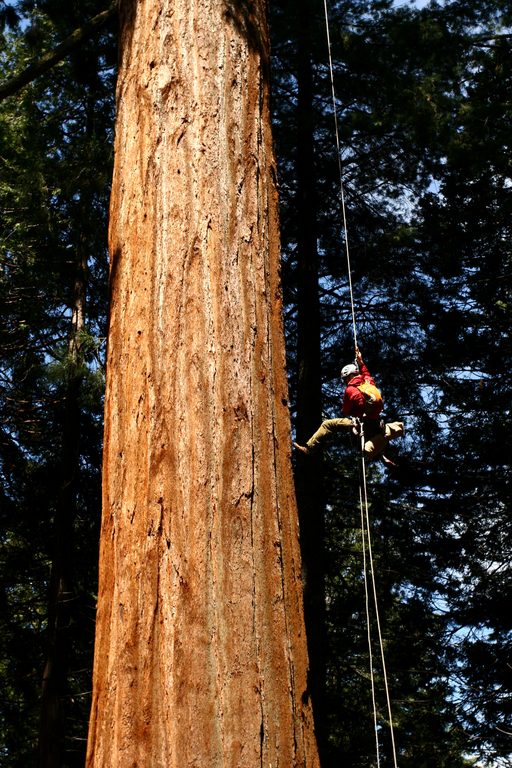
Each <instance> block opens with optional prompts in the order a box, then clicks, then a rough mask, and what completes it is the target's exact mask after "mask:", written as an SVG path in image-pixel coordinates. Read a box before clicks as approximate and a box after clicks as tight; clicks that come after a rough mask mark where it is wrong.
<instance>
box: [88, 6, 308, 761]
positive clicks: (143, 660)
mask: <svg viewBox="0 0 512 768" xmlns="http://www.w3.org/2000/svg"><path fill="white" fill-rule="evenodd" d="M121 12H122V24H121V26H122V29H121V64H120V73H119V81H118V110H119V111H118V120H117V135H116V162H115V170H114V180H113V193H112V203H111V225H110V248H111V259H112V267H111V270H112V271H111V281H112V303H111V319H110V333H109V353H108V377H107V394H106V413H105V419H106V422H105V456H104V506H103V523H102V535H101V552H100V586H99V598H98V616H97V635H96V649H95V666H94V683H93V703H92V712H91V722H90V731H89V743H88V758H87V765H88V766H89V768H91V767H92V766H97V768H105V766H109V768H115V767H116V766H117V767H119V768H124V766H141V767H142V768H149V766H151V768H184V766H198V768H206V767H208V768H215V766H223V767H224V766H241V767H242V766H243V767H244V768H252V766H254V768H256V767H258V768H261V766H262V765H265V766H270V765H272V766H283V768H284V767H286V768H293V766H301V767H303V766H318V765H319V763H318V757H317V752H316V744H315V738H314V733H313V723H312V713H311V705H310V700H309V692H308V690H307V651H306V638H305V632H304V623H303V608H302V594H301V592H302V590H301V573H300V569H301V562H300V552H299V545H298V530H297V512H296V506H295V497H294V488H293V479H292V475H291V464H290V425H289V415H288V406H287V384H286V377H285V370H284V341H283V332H282V325H281V291H280V285H279V280H278V264H279V237H278V217H277V191H276V185H275V165H274V158H273V154H272V145H271V135H270V120H269V110H268V39H267V28H266V13H265V12H266V4H265V3H264V2H255V3H252V4H247V3H245V2H244V3H242V2H240V3H238V2H228V1H227V0H226V1H225V2H224V1H223V0H205V1H204V2H201V3H197V4H190V3H189V2H188V1H187V0H182V1H181V2H177V1H176V0H174V2H164V1H163V2H159V3H155V2H152V3H150V2H144V1H143V2H126V1H125V2H123V3H122V4H121Z"/></svg>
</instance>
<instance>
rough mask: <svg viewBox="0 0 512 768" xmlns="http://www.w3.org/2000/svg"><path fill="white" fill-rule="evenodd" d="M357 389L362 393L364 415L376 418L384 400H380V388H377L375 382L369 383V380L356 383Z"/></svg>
mask: <svg viewBox="0 0 512 768" xmlns="http://www.w3.org/2000/svg"><path fill="white" fill-rule="evenodd" d="M357 389H358V390H359V391H360V392H362V394H363V395H364V399H365V401H366V409H365V413H366V415H367V416H371V417H374V418H376V417H377V416H378V415H379V413H380V412H381V411H382V409H383V408H384V401H383V400H382V395H381V393H380V390H378V389H377V387H376V386H375V384H370V382H369V381H362V382H361V384H358V385H357Z"/></svg>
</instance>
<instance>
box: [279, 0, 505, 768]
mask: <svg viewBox="0 0 512 768" xmlns="http://www.w3.org/2000/svg"><path fill="white" fill-rule="evenodd" d="M363 5H364V7H363ZM329 6H330V9H331V24H330V26H331V39H332V50H331V53H332V55H333V63H334V77H335V89H336V94H337V97H338V119H339V125H340V134H341V143H342V154H343V157H342V167H343V182H344V190H345V198H346V203H347V216H348V230H349V231H348V236H349V245H350V253H351V265H352V280H353V288H354V299H355V310H356V317H357V323H358V341H359V344H360V345H361V346H362V349H363V352H364V357H365V359H366V360H367V362H368V364H369V366H370V369H371V371H372V372H373V373H374V374H375V375H376V376H377V378H378V381H379V384H380V386H381V389H382V391H383V393H384V397H385V401H386V415H387V417H388V418H396V417H398V416H400V417H402V418H404V419H405V421H406V427H407V434H406V438H405V440H404V441H403V444H402V446H401V454H402V462H403V463H404V470H403V472H402V474H401V477H400V479H399V480H398V479H397V480H393V479H391V478H390V479H386V477H385V476H384V475H383V474H382V473H381V471H380V470H378V469H377V468H373V467H372V468H371V469H370V475H369V488H370V500H371V509H370V513H371V518H372V526H373V531H374V537H375V542H374V554H375V557H376V564H375V570H376V574H377V580H378V589H379V604H380V606H381V613H382V622H383V633H384V640H385V647H386V655H387V666H388V671H389V674H390V684H391V696H392V703H393V710H394V718H395V719H396V731H397V732H396V739H397V744H398V751H399V754H398V762H399V764H400V765H411V766H418V765H429V766H430V765H432V766H436V767H437V766H445V765H446V766H458V765H460V766H463V765H466V764H468V765H469V764H473V762H474V760H475V759H476V758H479V760H480V761H481V763H482V764H487V761H488V764H489V765H493V764H496V765H498V764H501V761H503V764H505V763H506V761H507V760H508V759H509V758H510V753H511V746H510V733H511V728H510V716H511V712H510V707H509V705H508V703H507V702H509V701H510V679H509V677H508V672H507V670H506V668H505V666H504V665H503V664H501V665H500V664H499V663H497V660H498V659H499V658H500V659H505V658H506V657H507V654H508V652H509V649H510V637H511V625H510V617H509V611H507V610H506V609H505V603H506V602H507V601H509V600H510V589H509V582H510V563H509V557H508V555H507V552H510V546H511V536H510V533H511V531H510V523H509V520H508V515H507V513H506V509H507V508H509V507H510V480H509V477H510V456H511V455H512V450H511V448H512V446H511V438H510V434H511V430H510V426H511V424H510V406H511V400H512V397H511V385H510V381H509V380H508V378H507V373H508V371H509V370H510V352H511V349H510V341H509V326H508V324H507V323H508V321H509V317H508V313H507V308H508V307H509V306H510V288H511V283H510V242H511V232H510V221H511V220H512V219H511V216H510V213H511V211H510V205H511V197H510V179H511V178H512V174H511V167H510V152H509V138H507V137H510V133H511V128H512V125H511V114H510V104H511V103H512V101H511V87H510V72H511V70H510V63H509V62H510V53H511V38H510V35H508V34H506V33H507V31H508V30H507V29H506V25H507V24H509V23H510V8H509V6H508V5H507V4H506V3H500V2H491V3H485V4H483V5H482V4H472V3H469V4H468V3H458V2H448V3H445V4H443V5H441V4H435V3H432V4H430V5H428V6H426V7H425V8H422V9H416V8H414V7H413V5H412V4H411V5H408V6H404V5H403V6H401V7H397V8H395V7H393V5H392V4H390V3H387V4H386V3H379V4H377V3H376V4H372V3H367V4H359V3H358V4H356V3H354V4H352V3H331V4H329ZM307 7H308V8H309V13H310V20H311V29H312V30H313V31H312V32H311V49H310V61H311V67H312V79H313V82H314V85H315V90H314V97H313V99H312V101H311V110H312V114H310V115H309V116H307V117H306V119H310V120H311V122H312V124H313V126H314V132H313V140H314V155H315V175H314V177H311V178H310V179H309V180H308V181H309V184H310V185H312V186H314V194H313V193H312V191H311V189H310V190H309V194H310V196H311V197H312V199H314V200H315V203H316V205H317V206H318V214H317V216H316V221H315V230H314V233H313V235H311V236H312V237H314V238H315V239H316V242H317V243H318V256H319V263H318V271H319V275H320V280H319V284H318V294H319V298H320V306H321V312H320V316H321V321H322V324H321V328H320V332H319V337H318V342H317V343H318V344H319V345H321V359H322V366H323V369H322V379H323V381H324V389H323V395H324V403H323V409H324V412H325V413H326V415H329V416H334V415H338V413H339V407H340V406H339V397H340V394H341V393H340V384H339V379H338V376H339V368H340V365H341V364H343V363H346V362H349V361H350V360H351V359H352V358H353V340H352V332H351V317H350V302H349V297H348V295H347V294H348V291H347V289H348V280H347V275H346V261H345V255H344V242H343V238H342V226H341V212H340V209H339V208H340V205H339V179H338V178H337V169H338V163H337V159H336V156H335V140H334V127H333V119H332V114H331V111H330V107H329V96H330V94H329V91H330V83H329V76H328V75H329V73H328V65H327V51H326V44H325V30H323V29H322V23H323V22H322V19H321V18H320V16H321V14H320V12H319V13H318V16H317V15H316V14H315V13H314V11H313V9H312V7H311V6H310V5H309V6H307ZM288 13H290V10H289V9H288ZM507 14H508V15H507ZM275 15H276V20H275V21H274V30H275V35H277V34H278V32H279V23H280V21H281V19H280V17H279V13H278V12H276V14H275ZM283 16H284V19H283V20H285V19H286V18H287V16H286V14H283ZM274 50H275V51H277V54H276V56H277V58H278V61H277V66H276V67H275V69H274V71H275V73H276V77H277V88H278V93H279V95H280V96H281V98H283V99H285V98H286V99H288V103H287V105H286V107H285V109H284V110H281V109H278V108H276V112H277V113H278V114H277V119H276V132H277V136H276V139H277V147H278V152H279V157H280V161H281V166H280V167H281V186H282V189H283V190H284V194H283V195H282V207H283V211H282V220H283V252H284V258H285V267H284V275H285V278H286V280H287V283H286V285H285V288H286V289H287V292H286V297H287V299H288V302H289V303H288V309H287V319H288V342H289V361H290V369H291V372H292V375H291V384H292V395H293V393H294V387H295V382H296V376H295V371H294V360H295V354H296V347H295V344H296V343H297V342H296V336H295V333H296V327H297V326H296V321H297V312H301V311H302V312H303V313H304V314H305V316H306V318H307V317H308V312H309V313H310V312H311V309H312V308H311V306H309V307H308V306H304V307H301V306H300V304H299V306H298V309H297V296H298V295H299V294H298V291H297V288H296V285H295V284H294V282H293V281H294V279H295V275H296V274H297V265H296V254H297V252H298V251H300V243H299V237H300V236H301V234H300V233H301V229H300V226H299V222H298V221H297V219H296V217H295V215H294V212H295V210H296V209H297V199H299V198H300V188H299V185H300V180H298V179H297V178H295V179H294V178H293V169H294V164H293V163H294V159H293V151H294V148H293V145H292V144H291V143H290V141H289V137H290V136H291V135H293V119H294V116H297V119H304V115H303V114H301V115H300V116H299V111H298V102H297V92H298V91H297V87H296V83H297V82H298V79H296V78H298V77H299V76H298V75H297V73H298V71H299V70H298V66H297V62H296V60H295V59H294V56H293V49H292V48H291V47H289V46H287V45H283V44H282V43H280V38H278V41H277V43H276V44H274ZM299 90H300V86H299ZM283 115H284V117H283ZM340 233H341V234H340ZM300 352H301V350H299V353H300ZM299 357H300V354H299ZM304 364H305V363H304V360H303V359H302V358H301V365H303V366H304ZM306 364H307V362H306ZM297 378H298V377H297ZM298 415H299V416H301V414H298ZM302 418H304V417H303V415H302ZM354 462H355V457H354V455H353V453H352V448H351V446H350V444H349V443H348V442H346V443H343V442H342V443H340V444H339V445H338V446H334V447H333V448H332V449H331V450H330V451H329V454H328V456H327V457H326V461H325V462H324V472H323V475H322V477H321V478H320V477H319V478H318V485H319V489H320V488H321V489H322V492H324V493H325V495H326V509H327V513H326V526H325V530H326V535H325V548H326V552H325V553H324V555H325V557H324V560H325V567H326V570H325V577H326V589H327V624H328V626H327V629H328V636H329V643H330V646H329V647H330V651H329V658H328V660H327V666H328V675H327V686H328V697H329V719H330V725H329V731H330V744H329V747H330V748H329V749H328V750H327V756H326V760H325V761H324V762H325V765H326V766H328V765H331V764H332V765H340V764H349V765H368V764H371V763H372V761H373V760H374V755H375V744H374V743H372V739H373V724H372V722H371V716H370V714H369V713H370V707H371V704H370V703H369V698H368V697H369V680H368V660H367V656H368V651H367V649H366V648H365V632H366V626H365V624H366V620H365V616H364V613H363V611H364V608H363V606H364V595H363V591H362V582H361V568H362V558H361V552H360V543H359V536H358V534H357V529H358V526H359V521H358V512H357V509H354V505H357V500H358V476H357V472H356V470H355V468H354ZM351 467H352V468H353V469H351ZM498 617H502V618H498ZM310 631H311V629H310ZM313 631H315V630H314V629H313ZM374 654H377V655H378V649H374ZM477 670H478V672H477ZM377 687H378V692H379V718H381V724H382V725H383V727H382V728H380V729H379V733H380V735H381V736H382V741H383V744H382V748H383V760H384V764H386V765H387V764H390V761H391V756H390V746H389V738H388V736H387V728H386V727H385V721H386V719H387V713H386V712H385V707H384V699H383V698H382V697H383V689H382V681H381V679H379V680H378V686H377ZM363 702H364V703H363ZM507 734H508V735H507Z"/></svg>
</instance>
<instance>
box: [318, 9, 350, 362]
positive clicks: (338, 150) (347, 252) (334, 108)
mask: <svg viewBox="0 0 512 768" xmlns="http://www.w3.org/2000/svg"><path fill="white" fill-rule="evenodd" d="M324 13H325V31H326V33H327V50H328V52H329V72H330V75H331V96H332V111H333V115H334V131H335V134H336V156H337V158H338V174H339V179H340V200H341V212H342V218H343V232H344V241H345V257H346V260H347V272H348V287H349V291H350V308H351V311H352V333H353V336H354V348H355V349H357V328H356V312H355V306H354V291H353V288H352V267H351V265H350V248H349V245H348V229H347V210H346V206H345V188H344V184H343V167H342V164H341V146H340V131H339V126H338V110H337V104H336V91H335V88H334V69H333V65H332V55H331V33H330V31H329V12H328V10H327V0H324Z"/></svg>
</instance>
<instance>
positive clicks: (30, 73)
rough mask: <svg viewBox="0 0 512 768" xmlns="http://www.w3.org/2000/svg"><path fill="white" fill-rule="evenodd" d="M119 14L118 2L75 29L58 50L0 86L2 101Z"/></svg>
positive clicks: (53, 64)
mask: <svg viewBox="0 0 512 768" xmlns="http://www.w3.org/2000/svg"><path fill="white" fill-rule="evenodd" d="M116 12H117V0H114V2H113V3H112V5H110V7H109V8H107V9H106V10H105V11H101V13H98V14H97V15H96V16H94V17H93V18H92V19H91V20H90V21H88V22H87V23H86V24H84V25H83V26H81V27H79V28H78V29H75V31H74V32H72V33H71V34H70V35H69V37H66V39H65V40H63V41H62V43H59V45H57V47H56V48H54V49H53V50H52V51H49V52H48V53H46V54H45V55H44V56H43V57H42V58H41V59H39V61H36V62H32V63H31V64H29V65H28V67H26V68H25V69H24V70H23V71H22V72H20V73H19V74H18V75H15V76H14V77H11V78H10V79H9V80H6V81H5V82H4V83H1V84H0V101H3V100H4V99H6V98H8V97H9V96H13V95H14V94H16V93H18V91H20V90H21V89H22V88H24V87H25V86H26V85H28V84H29V83H31V82H32V81H33V80H35V79H36V78H38V77H40V76H41V75H43V74H44V73H45V72H48V70H50V69H52V67H54V66H55V65H56V64H58V63H59V62H61V61H62V60H63V59H65V58H66V56H67V55H68V54H69V53H71V51H72V50H73V49H74V48H76V47H77V46H78V45H80V44H81V43H82V42H83V41H84V40H86V39H87V38H88V37H91V36H92V35H93V34H94V33H95V32H96V30H97V29H99V28H100V27H101V26H102V25H103V24H105V23H106V22H107V21H108V20H109V19H111V18H112V16H113V15H114V14H115V13H116Z"/></svg>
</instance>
